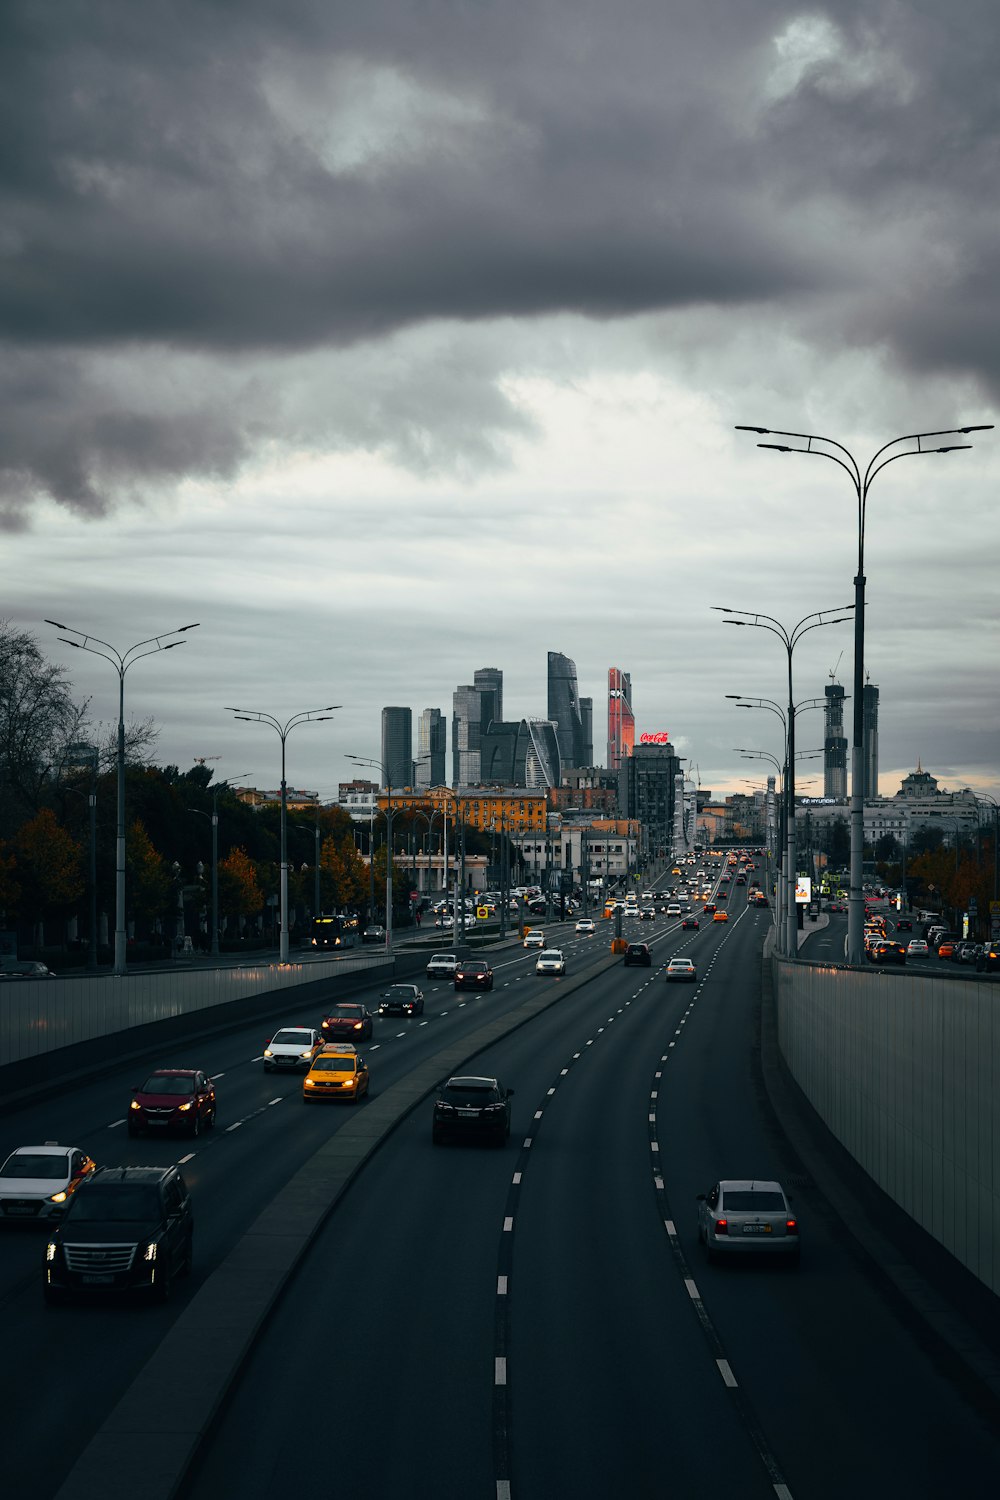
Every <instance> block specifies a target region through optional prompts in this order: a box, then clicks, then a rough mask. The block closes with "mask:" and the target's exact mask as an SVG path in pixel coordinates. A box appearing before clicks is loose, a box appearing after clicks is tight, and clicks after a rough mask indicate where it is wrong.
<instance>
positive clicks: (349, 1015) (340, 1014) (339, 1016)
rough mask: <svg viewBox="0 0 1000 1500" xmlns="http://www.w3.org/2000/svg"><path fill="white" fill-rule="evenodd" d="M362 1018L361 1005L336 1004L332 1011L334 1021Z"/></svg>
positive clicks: (331, 1018) (331, 1017)
mask: <svg viewBox="0 0 1000 1500" xmlns="http://www.w3.org/2000/svg"><path fill="white" fill-rule="evenodd" d="M360 1019H361V1006H360V1005H335V1006H334V1007H333V1009H332V1010H331V1012H330V1020H332V1021H358V1020H360Z"/></svg>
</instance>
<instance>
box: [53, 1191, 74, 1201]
mask: <svg viewBox="0 0 1000 1500" xmlns="http://www.w3.org/2000/svg"><path fill="white" fill-rule="evenodd" d="M68 1196H69V1194H68V1193H66V1192H65V1190H64V1191H63V1192H61V1193H53V1194H52V1197H51V1198H50V1199H49V1202H50V1203H65V1202H66V1199H67V1197H68Z"/></svg>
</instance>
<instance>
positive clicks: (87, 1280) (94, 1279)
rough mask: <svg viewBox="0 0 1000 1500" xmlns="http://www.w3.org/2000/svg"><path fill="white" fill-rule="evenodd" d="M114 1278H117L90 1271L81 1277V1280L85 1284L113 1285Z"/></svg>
mask: <svg viewBox="0 0 1000 1500" xmlns="http://www.w3.org/2000/svg"><path fill="white" fill-rule="evenodd" d="M114 1279H115V1278H114V1277H113V1276H108V1275H102V1276H98V1275H96V1274H93V1273H88V1274H87V1275H85V1276H81V1277H80V1280H81V1281H82V1282H83V1284H84V1286H111V1285H112V1284H113V1283H114Z"/></svg>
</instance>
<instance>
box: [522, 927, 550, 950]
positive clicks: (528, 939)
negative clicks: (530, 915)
mask: <svg viewBox="0 0 1000 1500" xmlns="http://www.w3.org/2000/svg"><path fill="white" fill-rule="evenodd" d="M524 946H525V948H544V947H545V933H544V932H542V930H541V928H540V927H533V928H532V929H531V931H530V932H526V933H525V934H524Z"/></svg>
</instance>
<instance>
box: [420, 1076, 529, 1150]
mask: <svg viewBox="0 0 1000 1500" xmlns="http://www.w3.org/2000/svg"><path fill="white" fill-rule="evenodd" d="M513 1092H514V1090H513V1089H505V1088H504V1086H503V1084H502V1083H501V1082H500V1080H499V1078H449V1079H448V1081H447V1083H443V1084H442V1085H441V1087H440V1088H439V1089H438V1093H437V1098H436V1099H435V1101H434V1120H433V1123H432V1125H431V1141H432V1142H433V1144H434V1145H435V1146H440V1145H441V1143H442V1142H443V1141H445V1140H448V1139H449V1138H450V1137H452V1136H462V1135H467V1136H471V1137H478V1138H480V1139H485V1140H488V1141H492V1142H493V1144H494V1145H496V1146H502V1145H503V1144H504V1142H505V1141H506V1139H507V1137H508V1136H509V1135H510V1100H511V1095H512V1094H513Z"/></svg>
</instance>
